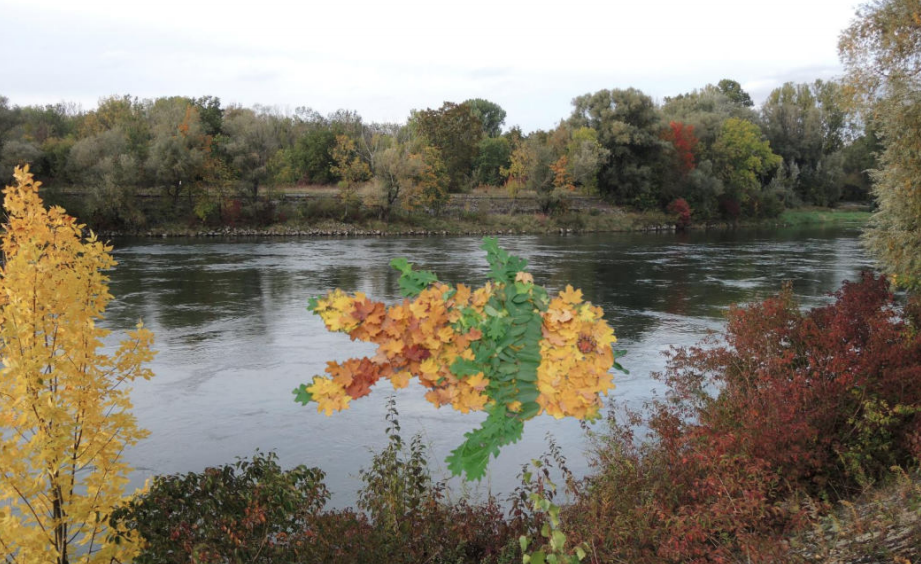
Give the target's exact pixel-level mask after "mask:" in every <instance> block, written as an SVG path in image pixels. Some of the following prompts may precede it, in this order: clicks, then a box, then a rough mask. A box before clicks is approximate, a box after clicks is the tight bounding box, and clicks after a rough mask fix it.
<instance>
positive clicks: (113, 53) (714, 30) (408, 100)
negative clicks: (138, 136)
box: [0, 0, 858, 131]
mask: <svg viewBox="0 0 921 564" xmlns="http://www.w3.org/2000/svg"><path fill="white" fill-rule="evenodd" d="M857 5H858V3H857V2H852V1H850V0H837V1H834V0H772V1H767V2H766V1H759V2H751V1H749V0H697V1H693V2H691V1H687V0H681V1H679V0H659V1H656V0H645V1H644V0H607V1H597V2H593V1H588V0H566V1H557V2H552V3H550V2H546V3H545V2H540V1H533V0H532V1H528V2H519V1H517V0H516V1H509V0H472V1H471V0H468V1H457V0H455V1H452V2H444V1H443V0H425V1H422V0H420V1H405V0H389V1H386V0H351V1H341V0H340V1H333V0H327V1H324V2H314V1H311V0H299V1H298V0H289V1H281V0H251V1H248V2H236V1H223V2H200V1H196V0H157V1H139V0H79V1H75V0H0V22H2V25H3V28H2V29H3V31H2V32H0V33H2V35H0V37H2V38H3V47H2V48H0V77H2V78H0V95H3V96H6V97H8V98H9V99H10V102H11V103H12V104H17V105H28V104H47V103H56V102H60V101H69V102H76V103H78V104H80V105H82V107H83V109H85V110H89V109H92V108H94V107H95V106H96V102H97V101H98V99H99V98H100V97H103V96H109V95H113V94H119V95H120V94H131V95H134V96H138V97H140V98H153V97H158V96H170V95H186V96H202V95H206V94H210V95H213V96H218V97H220V98H221V101H222V103H223V104H224V105H225V106H226V105H228V104H231V103H236V104H241V105H244V106H252V105H254V104H262V105H267V106H277V107H278V108H280V109H281V110H282V111H293V110H294V108H296V107H298V106H308V107H311V108H313V109H315V110H317V111H319V112H320V113H323V114H326V113H329V112H332V111H334V110H336V109H338V108H346V109H353V110H357V111H358V112H359V113H360V114H361V115H362V117H363V118H364V119H365V120H366V121H393V122H403V121H405V120H406V117H407V115H408V114H409V111H410V110H411V109H413V108H418V109H423V108H429V107H431V108H436V107H439V106H440V105H441V103H442V102H443V101H446V100H449V101H455V102H461V101H463V100H465V99H468V98H487V99H489V100H492V101H494V102H496V103H498V104H499V105H501V106H502V107H503V108H505V110H506V111H507V112H508V118H507V120H506V126H510V125H515V124H518V125H520V126H521V127H522V128H523V129H524V130H525V131H531V130H534V129H538V128H540V129H547V128H550V127H553V126H554V125H555V124H556V123H557V122H558V121H559V120H560V119H561V118H564V117H567V116H568V115H569V113H570V108H571V105H570V101H571V100H572V98H574V97H575V96H578V95H581V94H584V93H587V92H594V91H597V90H600V89H602V88H627V87H630V86H633V87H636V88H639V89H640V90H642V91H644V92H646V93H647V94H649V95H651V96H653V97H654V98H655V99H657V100H659V101H661V100H662V98H664V97H665V96H671V95H675V94H679V93H682V92H688V91H690V90H693V89H694V88H699V87H701V86H703V85H705V84H708V83H716V82H718V81H719V80H720V79H721V78H732V79H734V80H737V81H738V82H740V83H741V84H742V86H743V88H745V90H747V91H748V92H749V93H750V94H751V95H752V97H753V98H754V100H755V102H756V103H760V102H761V101H762V100H763V99H764V97H765V96H767V94H768V93H769V92H770V91H771V89H773V88H774V87H776V86H779V85H780V84H782V83H783V82H785V81H789V80H792V81H796V82H805V81H810V82H811V81H813V80H815V79H816V78H822V79H829V78H833V77H835V76H838V75H839V74H841V67H840V65H839V62H838V58H837V51H836V47H837V41H838V35H839V34H840V32H841V31H842V30H843V29H844V28H845V27H846V26H847V25H848V24H849V22H850V21H851V18H852V17H853V15H854V12H855V9H856V7H857Z"/></svg>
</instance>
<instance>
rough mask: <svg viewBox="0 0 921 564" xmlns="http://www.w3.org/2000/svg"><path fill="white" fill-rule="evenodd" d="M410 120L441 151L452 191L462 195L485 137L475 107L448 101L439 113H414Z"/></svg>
mask: <svg viewBox="0 0 921 564" xmlns="http://www.w3.org/2000/svg"><path fill="white" fill-rule="evenodd" d="M410 121H411V127H413V128H414V129H415V130H416V131H417V133H419V134H421V135H422V136H423V137H425V138H426V139H427V140H428V142H429V144H431V145H432V146H433V147H437V148H438V149H439V151H440V152H441V159H442V160H443V162H444V165H445V169H446V170H447V171H448V178H449V179H450V184H449V188H450V190H451V191H452V192H459V191H461V190H462V189H464V188H466V187H467V185H468V183H469V181H470V178H471V177H472V175H473V165H474V162H475V161H476V158H477V154H478V153H479V144H480V139H482V137H483V125H482V122H480V119H479V118H478V117H477V116H476V113H475V111H474V110H473V108H472V107H471V106H470V105H469V104H467V103H464V104H455V103H453V102H445V103H444V104H442V106H441V108H439V109H437V110H433V109H427V110H422V111H416V112H414V113H413V115H412V116H411V118H410Z"/></svg>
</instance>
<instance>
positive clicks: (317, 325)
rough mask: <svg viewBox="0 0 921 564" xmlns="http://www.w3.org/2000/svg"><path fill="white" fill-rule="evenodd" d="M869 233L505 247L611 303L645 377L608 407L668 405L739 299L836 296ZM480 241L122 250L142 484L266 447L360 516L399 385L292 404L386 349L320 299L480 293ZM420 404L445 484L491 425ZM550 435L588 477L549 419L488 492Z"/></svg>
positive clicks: (116, 325) (140, 244)
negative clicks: (339, 368)
mask: <svg viewBox="0 0 921 564" xmlns="http://www.w3.org/2000/svg"><path fill="white" fill-rule="evenodd" d="M858 237H859V232H858V230H857V229H856V228H826V229H799V230H781V231H776V230H774V231H763V232H762V231H737V232H707V233H705V232H692V233H682V234H674V233H663V234H649V233H641V234H586V235H569V236H557V235H553V236H514V237H500V244H501V245H502V246H504V247H505V248H506V249H508V250H509V251H510V252H512V253H514V254H517V255H519V256H522V257H525V258H527V259H528V261H529V270H530V271H531V272H532V273H533V274H534V277H535V280H536V282H537V283H540V284H543V285H545V286H547V287H548V289H552V290H558V289H561V288H562V287H564V286H565V285H566V284H572V285H573V286H574V287H577V288H581V289H582V291H583V293H584V295H585V298H586V299H588V300H590V301H591V302H593V303H595V304H597V305H600V306H602V307H603V308H604V310H605V313H606V318H607V319H608V322H609V323H610V324H611V325H612V326H613V327H614V329H615V332H616V334H617V337H618V344H617V348H621V349H625V350H626V351H627V356H626V357H624V358H623V359H622V364H624V366H625V367H627V368H628V369H629V370H630V375H629V376H625V375H623V374H620V373H617V374H616V376H615V381H616V384H617V388H616V389H615V390H614V391H613V392H612V393H611V394H610V396H609V398H608V403H609V405H610V406H613V407H617V406H623V405H629V406H632V407H638V406H641V405H642V404H643V402H644V401H646V400H648V399H649V398H650V397H652V395H653V394H654V389H655V387H656V383H655V382H654V381H653V380H652V379H650V373H651V372H654V371H658V370H661V369H662V368H663V367H664V365H665V357H664V356H663V354H662V353H663V352H665V351H667V350H668V349H669V347H670V346H672V345H688V344H693V343H695V342H697V341H698V340H699V339H700V338H701V337H702V336H703V335H705V334H706V333H707V331H710V330H719V329H720V328H721V326H722V323H723V318H724V313H725V311H726V309H727V308H728V307H729V305H730V304H733V303H744V302H748V301H752V300H756V299H760V298H764V297H766V296H768V295H771V294H773V293H775V292H776V291H777V290H778V289H779V288H780V286H781V284H782V283H783V282H784V281H790V282H791V283H792V286H793V290H794V292H795V293H796V294H797V295H798V296H800V298H801V301H802V303H803V304H804V305H815V304H817V303H820V302H822V301H824V300H827V299H828V298H827V296H826V294H827V293H828V292H831V291H833V290H835V289H836V288H837V287H838V286H839V285H840V283H841V282H842V281H843V280H845V279H854V278H855V277H856V274H857V272H858V271H859V270H860V269H862V268H866V267H869V266H870V261H869V259H868V257H867V256H866V255H865V253H864V252H863V250H862V248H861V246H860V242H859V239H858ZM479 245H480V239H478V238H466V237H460V238H390V239H376V238H365V239H348V238H336V239H308V238H289V239H237V240H229V239H228V240H221V239H185V240H183V239H120V240H116V241H115V257H116V259H117V260H118V262H119V264H118V266H117V267H116V268H115V270H114V271H113V272H112V273H111V283H110V290H111V292H112V294H113V295H114V296H115V300H113V302H112V303H111V304H110V306H109V308H108V311H107V320H106V325H107V326H108V327H109V328H112V329H113V330H115V332H116V334H118V333H119V332H122V331H123V330H125V329H127V328H130V327H132V326H133V325H134V323H136V321H137V320H138V319H143V320H144V323H145V324H146V326H147V327H148V328H150V329H152V330H153V331H154V333H155V335H156V345H155V348H156V349H157V350H158V351H159V352H158V354H157V357H156V359H155V360H154V361H153V363H152V368H153V370H154V372H155V373H156V376H155V378H153V379H152V380H150V381H149V382H138V383H136V385H135V386H134V390H133V392H132V398H133V401H134V413H135V415H136V416H137V418H138V422H139V425H140V426H141V427H143V428H146V429H148V430H150V432H151V435H150V437H149V438H148V439H146V440H144V441H142V442H141V443H140V444H138V445H136V446H134V447H132V448H130V449H129V450H128V451H127V452H126V457H127V461H128V462H129V464H131V465H132V466H133V467H134V468H135V472H134V474H133V475H132V483H131V486H130V487H131V488H132V489H133V487H135V486H138V485H141V484H142V483H143V481H144V480H145V479H146V478H147V477H150V476H152V475H154V474H164V473H174V472H187V471H199V472H200V471H201V470H202V469H204V468H205V467H207V466H213V465H219V464H224V463H227V462H232V461H233V460H234V459H235V457H238V456H251V455H252V454H253V452H254V451H255V450H256V449H257V448H258V449H260V450H262V451H269V450H274V451H276V452H277V454H278V456H279V459H280V461H281V463H282V464H283V465H285V466H293V465H296V464H306V465H308V466H319V467H320V468H322V469H323V470H325V471H326V473H327V480H326V483H327V485H328V486H329V488H330V489H331V490H332V492H333V494H334V495H333V499H332V505H333V506H344V505H348V504H351V503H353V502H354V500H355V495H356V492H357V490H358V488H359V487H360V480H359V479H358V470H359V469H360V468H362V467H367V466H368V464H369V463H370V460H371V453H372V451H374V450H377V449H379V448H381V446H382V445H383V444H384V442H385V440H386V439H385V435H384V415H385V405H386V400H387V398H388V396H389V395H390V394H391V393H392V390H391V389H390V385H389V383H382V384H381V385H378V386H377V388H376V389H374V390H373V391H372V393H371V395H370V396H368V397H365V398H362V399H361V400H358V401H354V402H352V406H351V408H350V409H349V410H348V411H344V412H341V413H338V414H335V415H334V416H332V417H326V416H324V415H322V414H318V413H317V412H316V410H315V408H314V407H310V406H308V407H302V406H300V405H299V404H296V403H294V401H293V396H292V394H291V391H292V390H293V389H294V388H296V387H297V386H298V385H299V384H301V383H303V382H307V381H309V380H310V378H311V377H312V376H313V375H314V374H317V373H321V372H322V370H323V368H324V366H325V363H326V361H328V360H345V359H346V358H349V357H353V356H363V355H366V354H373V350H374V349H373V345H368V344H365V343H353V342H351V341H350V340H349V338H348V337H347V336H346V335H342V334H331V333H328V332H327V331H326V330H325V329H324V328H323V326H322V323H321V321H320V320H319V318H317V317H315V316H313V315H312V314H310V313H309V312H308V311H307V310H306V309H305V308H306V305H307V300H308V298H310V297H311V296H318V295H321V294H323V293H325V292H327V291H329V290H330V289H333V288H337V287H338V288H342V289H344V290H348V291H355V290H359V291H362V292H365V293H367V294H368V295H369V296H371V297H372V298H376V299H382V300H385V301H388V302H392V301H395V300H397V299H399V288H398V285H397V278H398V274H397V273H396V272H395V271H393V270H391V269H390V268H389V267H388V263H389V261H390V259H391V258H393V257H398V256H404V257H407V258H408V259H409V260H410V261H411V262H414V263H416V264H417V266H419V267H421V268H426V269H430V270H433V271H435V272H436V273H437V274H438V275H439V277H440V278H441V279H442V280H445V281H449V282H464V283H467V284H471V285H479V284H481V283H482V282H483V281H484V280H485V273H486V270H487V267H486V262H485V254H484V253H483V252H482V251H480V250H479ZM113 337H114V335H113ZM422 396H423V391H422V389H421V387H420V386H418V385H411V386H410V388H407V389H404V390H400V391H398V392H396V401H397V408H398V410H399V414H400V423H401V424H402V427H403V431H404V433H405V436H406V437H407V438H408V437H409V436H411V435H412V434H414V433H417V432H418V433H422V435H423V438H424V440H425V442H426V444H428V445H429V447H430V448H431V454H432V456H431V461H432V470H433V473H434V475H435V476H436V477H445V476H446V469H445V465H444V463H443V460H444V458H445V456H446V455H447V454H448V453H449V452H450V451H451V450H452V449H453V448H454V447H456V446H457V445H459V444H460V442H461V439H462V437H463V434H464V432H465V431H468V430H471V429H473V428H474V427H476V426H478V425H479V423H480V421H481V419H482V414H470V415H462V414H460V413H457V412H454V411H453V410H451V409H450V408H442V409H440V410H435V409H434V407H433V406H431V405H430V404H429V403H428V402H426V401H425V400H424V399H423V397H422ZM547 433H552V435H553V436H554V437H555V439H556V441H557V442H558V443H559V444H560V445H561V446H562V449H563V454H564V455H565V456H566V457H567V459H568V462H569V466H570V468H571V469H572V470H573V471H574V472H575V473H576V474H579V475H583V474H585V473H586V472H588V471H589V469H588V465H587V461H586V457H585V455H584V450H585V448H586V446H587V440H586V439H585V436H584V432H583V430H582V429H581V428H580V426H579V424H578V422H576V421H558V420H555V419H553V418H550V417H546V416H543V417H539V418H537V419H534V420H532V421H530V422H529V423H528V425H527V426H526V429H525V435H524V437H523V439H522V440H521V441H520V442H519V443H518V444H515V445H512V446H510V447H506V448H505V449H504V450H503V453H502V455H501V456H500V457H499V458H498V459H495V460H493V461H492V462H491V463H490V467H489V475H488V477H487V478H486V479H485V480H484V481H483V482H482V483H480V484H478V485H477V486H476V488H474V489H475V491H476V493H477V494H479V495H483V494H484V493H485V492H487V491H492V492H493V493H497V494H500V495H503V496H504V495H505V494H507V493H509V492H510V491H511V490H512V489H513V488H514V486H515V484H516V483H517V480H516V477H515V476H516V474H517V473H518V471H519V469H520V468H521V465H522V464H524V463H526V462H527V461H528V460H530V459H531V458H534V457H536V456H537V455H539V454H540V453H542V452H543V451H544V450H545V448H546V439H545V435H546V434H547ZM455 485H456V481H455Z"/></svg>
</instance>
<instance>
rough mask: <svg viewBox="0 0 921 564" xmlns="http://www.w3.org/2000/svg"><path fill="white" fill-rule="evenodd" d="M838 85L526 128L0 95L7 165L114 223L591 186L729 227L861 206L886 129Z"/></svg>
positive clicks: (254, 218)
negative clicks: (39, 101)
mask: <svg viewBox="0 0 921 564" xmlns="http://www.w3.org/2000/svg"><path fill="white" fill-rule="evenodd" d="M846 94H847V92H846V88H845V87H844V86H843V85H842V84H841V83H839V82H835V81H828V82H826V81H821V80H817V81H814V82H812V83H801V84H794V83H787V84H784V85H783V86H781V87H779V88H777V89H775V90H774V91H773V92H772V93H771V94H770V95H769V96H768V98H767V100H766V101H765V102H764V103H763V104H762V106H761V107H760V108H757V109H756V108H755V107H754V106H753V103H752V101H751V98H750V97H749V96H748V94H747V93H746V92H745V91H744V90H743V89H742V88H741V86H740V85H739V84H738V83H737V82H735V81H733V80H728V79H727V80H722V81H720V82H719V83H718V84H716V85H713V84H708V85H704V86H702V87H701V88H699V89H696V90H693V91H691V92H686V93H680V94H676V95H675V96H671V97H666V98H665V99H664V100H663V101H662V102H661V103H657V102H655V101H653V99H652V98H651V97H649V96H648V95H646V94H644V93H643V92H641V91H639V90H637V89H635V88H623V89H611V90H600V91H598V92H594V93H587V94H583V95H580V96H576V97H575V98H574V99H573V102H572V103H573V109H572V112H571V114H570V115H569V116H563V117H561V119H560V121H559V124H558V125H557V126H556V127H555V128H553V129H551V130H548V131H540V130H539V131H533V132H530V133H525V132H523V131H521V130H520V129H519V128H517V127H515V126H511V127H508V126H506V112H505V110H503V109H502V108H501V107H500V106H499V105H498V104H496V103H494V102H491V101H488V100H483V99H470V100H466V101H463V102H461V103H453V102H445V103H444V104H443V105H442V106H440V107H438V108H434V109H432V108H429V109H423V110H414V111H412V112H411V113H410V115H409V116H408V118H407V120H406V122H405V123H401V124H393V123H366V122H365V121H364V120H363V119H362V118H361V116H360V115H359V114H358V113H357V112H354V111H348V110H339V111H336V112H333V113H331V114H328V115H325V116H324V115H321V114H319V113H318V112H316V111H314V110H311V109H310V108H306V107H299V108H297V109H296V110H295V111H294V112H293V113H284V112H281V111H278V110H276V109H273V108H267V107H262V106H256V107H254V108H244V107H240V106H233V105H232V106H226V107H225V106H224V105H222V103H221V100H220V99H219V98H218V97H215V96H204V97H199V98H194V97H186V96H173V97H164V98H156V99H145V100H141V99H137V98H134V97H131V96H113V97H110V98H105V99H102V100H100V102H99V106H98V107H97V108H95V109H93V110H90V111H83V110H82V109H80V108H77V107H75V106H73V105H69V104H66V103H61V104H58V105H50V106H44V107H37V106H24V107H21V106H15V105H11V104H10V102H9V101H8V100H7V99H6V98H2V97H0V174H2V175H3V176H5V177H8V175H9V174H10V173H11V171H12V167H13V166H15V165H17V164H23V163H26V162H28V163H31V166H32V171H33V172H34V173H35V174H36V176H37V178H39V179H41V180H43V181H44V182H45V183H46V185H48V186H49V187H50V188H49V190H48V193H47V196H46V197H47V198H48V199H49V201H50V202H54V203H61V204H62V205H66V206H67V209H69V210H71V212H72V213H74V214H76V215H77V216H78V217H79V218H80V219H81V220H82V221H85V222H87V223H88V224H89V225H90V226H92V227H94V228H95V229H97V230H107V231H119V232H144V231H146V230H148V229H150V228H152V227H158V226H161V227H162V226H163V225H181V226H184V227H186V228H196V227H200V228H220V227H225V226H231V227H233V226H237V225H245V226H247V227H261V226H267V225H274V224H284V223H286V222H289V221H291V220H292V219H295V220H298V221H300V222H301V223H302V224H308V225H309V224H312V223H315V222H319V221H322V220H324V219H329V216H331V215H332V216H335V219H337V220H339V221H340V222H343V223H349V224H352V223H361V222H363V221H368V220H370V218H374V219H376V220H377V221H380V222H383V223H389V222H390V221H399V222H402V223H404V224H419V223H421V222H424V221H425V219H424V218H427V217H431V216H444V217H457V216H458V213H459V210H458V209H457V207H456V206H455V207H453V208H452V206H451V198H452V195H457V194H468V193H471V192H480V193H486V194H490V195H501V196H507V197H511V198H517V197H518V196H524V195H530V197H531V198H533V200H534V203H535V205H536V207H537V211H538V212H539V213H541V214H544V215H551V216H553V215H556V214H566V213H567V212H572V211H573V210H572V209H571V208H572V206H571V205H570V202H571V200H572V197H573V196H574V195H582V196H596V197H597V198H598V199H599V201H598V205H597V206H594V207H595V208H596V209H598V210H604V209H606V207H609V205H611V204H613V205H616V206H620V207H624V208H627V209H629V210H632V211H635V212H654V213H668V214H670V215H675V214H671V213H670V212H669V211H668V210H669V209H670V206H671V209H677V208H676V207H675V206H677V207H678V208H682V209H685V210H686V216H687V219H686V220H678V219H676V222H678V223H681V224H686V223H688V222H693V223H696V224H710V223H730V224H735V223H737V222H739V221H750V220H764V219H772V218H776V217H777V216H779V215H780V214H781V213H782V212H783V211H784V210H786V209H792V208H797V207H800V206H803V205H812V206H823V207H830V206H831V207H833V206H835V205H837V204H838V203H839V202H841V201H861V202H866V201H868V200H869V186H870V178H869V176H868V173H867V171H868V170H869V169H872V168H873V167H874V166H875V155H876V153H877V152H878V150H879V147H880V144H879V137H878V134H877V129H876V127H877V125H876V122H874V121H872V120H864V119H861V118H860V114H859V113H857V112H855V111H852V110H851V109H850V106H848V104H847V96H846ZM503 127H505V129H503ZM305 196H306V198H305ZM461 211H462V210H461ZM586 212H587V210H579V211H576V212H574V213H575V214H576V215H579V216H584V215H586ZM483 213H484V214H489V213H491V211H489V210H485V211H483Z"/></svg>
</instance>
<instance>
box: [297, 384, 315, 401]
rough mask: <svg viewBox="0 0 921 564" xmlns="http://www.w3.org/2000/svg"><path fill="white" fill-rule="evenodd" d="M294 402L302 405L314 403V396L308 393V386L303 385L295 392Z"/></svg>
mask: <svg viewBox="0 0 921 564" xmlns="http://www.w3.org/2000/svg"><path fill="white" fill-rule="evenodd" d="M293 393H294V401H296V402H299V403H300V404H301V405H307V404H308V403H310V402H311V401H313V394H311V393H310V392H308V391H307V384H301V385H300V386H298V387H297V388H295V389H294V390H293Z"/></svg>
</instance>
